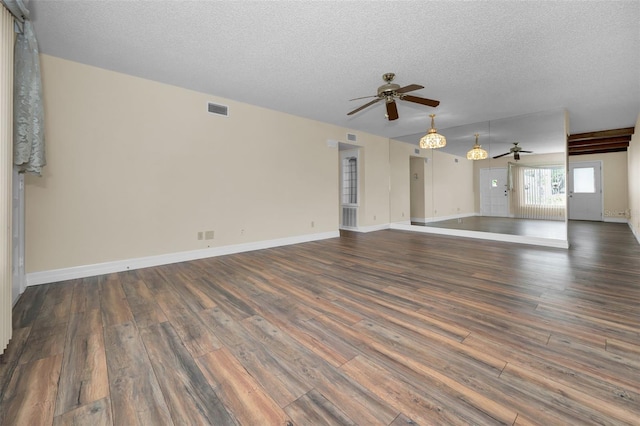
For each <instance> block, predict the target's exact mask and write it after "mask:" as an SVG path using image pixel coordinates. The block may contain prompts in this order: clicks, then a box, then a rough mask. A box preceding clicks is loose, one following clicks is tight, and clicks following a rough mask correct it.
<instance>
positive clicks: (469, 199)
mask: <svg viewBox="0 0 640 426" xmlns="http://www.w3.org/2000/svg"><path fill="white" fill-rule="evenodd" d="M416 148H417V147H416V145H413V144H409V143H406V142H400V141H396V140H390V142H389V149H390V164H391V171H390V175H391V195H390V197H391V206H390V211H391V222H406V221H408V220H409V219H410V216H409V215H410V214H411V175H412V172H411V168H410V163H411V161H415V160H414V158H420V159H424V158H427V159H428V161H427V163H426V164H425V165H424V181H425V184H424V204H425V208H424V212H425V216H423V218H425V219H429V218H433V217H448V216H455V215H468V214H473V213H474V210H473V204H474V194H473V164H472V162H471V161H469V160H467V159H466V158H463V157H456V156H454V155H451V154H447V153H445V152H443V151H439V150H437V149H436V150H427V149H419V152H418V153H416V152H415V150H416ZM456 159H457V160H458V162H456V161H455V160H456ZM412 216H413V215H412Z"/></svg>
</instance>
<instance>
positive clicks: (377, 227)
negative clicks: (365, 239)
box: [340, 223, 389, 233]
mask: <svg viewBox="0 0 640 426" xmlns="http://www.w3.org/2000/svg"><path fill="white" fill-rule="evenodd" d="M340 229H344V230H345V231H353V232H362V233H367V232H374V231H382V230H385V229H389V224H388V223H383V224H381V225H371V226H356V227H350V226H341V227H340Z"/></svg>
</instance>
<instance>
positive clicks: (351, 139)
mask: <svg viewBox="0 0 640 426" xmlns="http://www.w3.org/2000/svg"><path fill="white" fill-rule="evenodd" d="M347 140H348V141H350V142H355V141H356V135H354V134H353V133H347Z"/></svg>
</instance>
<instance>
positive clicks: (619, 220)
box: [604, 216, 629, 223]
mask: <svg viewBox="0 0 640 426" xmlns="http://www.w3.org/2000/svg"><path fill="white" fill-rule="evenodd" d="M604 222H613V223H629V220H627V218H626V217H607V216H605V217H604Z"/></svg>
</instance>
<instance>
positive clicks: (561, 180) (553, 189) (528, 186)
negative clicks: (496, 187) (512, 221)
mask: <svg viewBox="0 0 640 426" xmlns="http://www.w3.org/2000/svg"><path fill="white" fill-rule="evenodd" d="M509 179H510V188H511V191H512V192H511V193H512V197H511V204H512V205H511V209H512V212H513V214H514V215H515V217H518V218H524V219H546V220H564V218H565V206H566V201H565V200H566V198H565V171H564V165H560V164H552V165H526V164H518V163H509Z"/></svg>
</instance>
